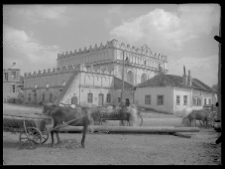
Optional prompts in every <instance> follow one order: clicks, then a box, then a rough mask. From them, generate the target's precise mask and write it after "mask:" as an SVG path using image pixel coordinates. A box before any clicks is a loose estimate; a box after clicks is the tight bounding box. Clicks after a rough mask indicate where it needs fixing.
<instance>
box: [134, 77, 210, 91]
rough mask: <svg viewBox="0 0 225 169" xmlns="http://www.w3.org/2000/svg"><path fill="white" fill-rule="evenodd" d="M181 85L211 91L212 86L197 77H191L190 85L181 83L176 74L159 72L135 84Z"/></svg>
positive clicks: (140, 85)
mask: <svg viewBox="0 0 225 169" xmlns="http://www.w3.org/2000/svg"><path fill="white" fill-rule="evenodd" d="M166 86H173V87H181V88H189V89H195V90H201V91H206V92H213V90H212V88H211V87H209V86H208V85H206V84H205V83H203V82H202V81H200V80H199V79H196V78H192V86H190V85H184V84H183V77H182V76H177V75H169V74H168V75H165V74H160V75H156V76H154V77H153V78H151V79H149V80H147V81H145V82H143V83H141V84H139V85H137V88H139V87H166Z"/></svg>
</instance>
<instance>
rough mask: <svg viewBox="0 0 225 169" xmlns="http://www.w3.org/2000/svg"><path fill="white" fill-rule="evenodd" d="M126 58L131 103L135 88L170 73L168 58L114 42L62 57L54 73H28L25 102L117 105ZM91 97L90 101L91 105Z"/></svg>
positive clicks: (50, 71)
mask: <svg viewBox="0 0 225 169" xmlns="http://www.w3.org/2000/svg"><path fill="white" fill-rule="evenodd" d="M123 57H124V59H125V60H126V64H125V67H124V80H125V81H127V82H128V83H126V84H127V85H125V86H127V88H128V89H127V90H125V98H129V100H130V101H131V103H132V102H133V95H132V94H133V92H132V90H131V88H132V87H131V86H134V85H137V84H139V83H141V82H144V81H146V80H148V79H149V78H152V77H153V76H155V75H156V74H158V73H159V72H160V71H163V72H167V71H168V70H167V56H163V55H160V54H156V53H152V52H151V50H150V49H149V48H148V47H147V46H146V45H144V46H142V47H141V48H136V47H134V46H133V47H132V48H131V47H130V45H125V44H124V43H121V44H120V43H119V42H118V41H117V40H112V41H110V42H107V43H106V45H102V44H100V46H99V47H97V45H95V47H94V48H92V47H91V46H90V47H89V48H88V49H86V48H84V50H81V49H79V51H78V52H77V51H76V50H75V51H74V52H72V51H70V52H66V53H65V54H58V57H57V67H56V68H53V69H52V70H51V69H48V70H42V71H41V70H39V71H38V72H33V73H32V74H31V73H25V75H24V102H26V103H34V104H39V103H44V102H58V101H62V102H64V103H67V104H71V103H74V102H76V103H78V104H84V102H87V103H90V104H95V105H101V104H105V103H108V101H107V99H108V100H110V102H113V103H115V102H119V101H120V96H121V88H122V85H121V86H118V85H117V86H115V85H114V81H115V79H116V81H119V79H122V69H123ZM82 72H83V73H82ZM78 77H79V78H78ZM75 79H76V82H75ZM78 84H79V85H78ZM75 86H76V87H75ZM68 90H71V92H68ZM88 93H92V94H93V95H92V96H91V94H89V95H88ZM107 94H108V95H107ZM109 94H110V96H109ZM87 96H89V97H90V98H89V102H88V98H87ZM91 97H92V101H90V100H91ZM109 97H111V98H109Z"/></svg>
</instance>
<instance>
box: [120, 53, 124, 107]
mask: <svg viewBox="0 0 225 169" xmlns="http://www.w3.org/2000/svg"><path fill="white" fill-rule="evenodd" d="M124 67H125V61H124V50H123V70H122V92H121V100H120V102H121V104H122V102H123V92H124Z"/></svg>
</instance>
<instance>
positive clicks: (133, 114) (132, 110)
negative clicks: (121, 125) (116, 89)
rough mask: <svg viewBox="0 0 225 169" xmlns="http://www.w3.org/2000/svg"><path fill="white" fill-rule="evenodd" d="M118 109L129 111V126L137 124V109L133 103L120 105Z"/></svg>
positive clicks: (123, 111) (122, 111)
mask: <svg viewBox="0 0 225 169" xmlns="http://www.w3.org/2000/svg"><path fill="white" fill-rule="evenodd" d="M117 108H118V107H117ZM120 111H121V113H129V124H130V125H131V126H137V119H138V111H139V110H138V107H137V106H136V105H135V104H130V105H129V106H124V105H122V106H121V109H120Z"/></svg>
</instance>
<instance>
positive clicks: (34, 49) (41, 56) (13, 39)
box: [3, 25, 60, 72]
mask: <svg viewBox="0 0 225 169" xmlns="http://www.w3.org/2000/svg"><path fill="white" fill-rule="evenodd" d="M3 44H4V45H3V63H4V67H9V66H10V65H11V64H12V62H14V61H16V62H17V63H19V64H20V65H21V68H22V69H21V71H22V72H27V71H35V70H36V71H37V70H39V69H47V68H51V67H55V66H56V58H57V53H59V51H60V48H59V47H58V46H57V45H51V46H46V45H42V44H41V43H38V42H37V40H36V39H34V38H33V37H31V36H29V35H28V34H27V33H26V32H25V31H23V30H17V29H14V28H12V27H9V26H6V25H3Z"/></svg>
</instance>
